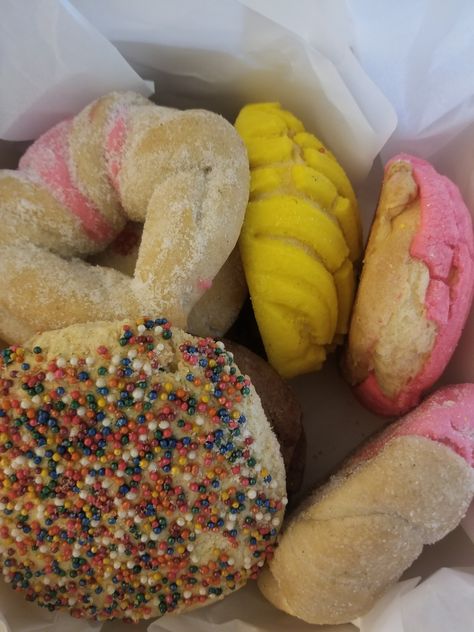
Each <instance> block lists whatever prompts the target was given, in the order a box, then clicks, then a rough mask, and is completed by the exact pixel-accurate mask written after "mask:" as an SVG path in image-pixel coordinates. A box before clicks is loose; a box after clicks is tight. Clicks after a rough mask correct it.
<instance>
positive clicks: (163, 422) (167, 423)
mask: <svg viewBox="0 0 474 632" xmlns="http://www.w3.org/2000/svg"><path fill="white" fill-rule="evenodd" d="M158 425H159V427H160V428H161V430H165V429H166V428H169V427H170V424H169V422H168V421H164V420H163V421H160V423H159V424H158Z"/></svg>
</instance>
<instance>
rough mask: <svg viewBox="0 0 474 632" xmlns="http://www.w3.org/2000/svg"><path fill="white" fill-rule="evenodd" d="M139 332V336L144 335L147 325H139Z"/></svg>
mask: <svg viewBox="0 0 474 632" xmlns="http://www.w3.org/2000/svg"><path fill="white" fill-rule="evenodd" d="M137 331H138V333H139V334H142V333H143V332H144V331H146V327H145V325H138V327H137Z"/></svg>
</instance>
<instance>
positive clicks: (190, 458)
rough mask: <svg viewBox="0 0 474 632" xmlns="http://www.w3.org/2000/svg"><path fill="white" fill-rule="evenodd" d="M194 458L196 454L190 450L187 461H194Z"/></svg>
mask: <svg viewBox="0 0 474 632" xmlns="http://www.w3.org/2000/svg"><path fill="white" fill-rule="evenodd" d="M196 457H197V453H196V452H195V451H194V450H191V451H190V452H188V459H189V460H190V461H194V459H195V458H196Z"/></svg>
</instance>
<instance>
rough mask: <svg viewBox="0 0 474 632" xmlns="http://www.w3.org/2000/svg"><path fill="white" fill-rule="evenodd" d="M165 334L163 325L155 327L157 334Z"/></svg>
mask: <svg viewBox="0 0 474 632" xmlns="http://www.w3.org/2000/svg"><path fill="white" fill-rule="evenodd" d="M161 333H163V327H162V326H161V325H157V326H156V327H155V334H161Z"/></svg>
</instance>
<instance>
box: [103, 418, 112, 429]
mask: <svg viewBox="0 0 474 632" xmlns="http://www.w3.org/2000/svg"><path fill="white" fill-rule="evenodd" d="M111 423H112V420H111V419H109V418H108V417H106V418H105V419H102V425H103V426H104V427H105V428H108V427H109V426H110V424H111Z"/></svg>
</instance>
